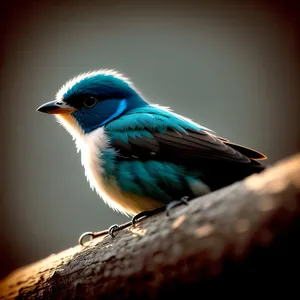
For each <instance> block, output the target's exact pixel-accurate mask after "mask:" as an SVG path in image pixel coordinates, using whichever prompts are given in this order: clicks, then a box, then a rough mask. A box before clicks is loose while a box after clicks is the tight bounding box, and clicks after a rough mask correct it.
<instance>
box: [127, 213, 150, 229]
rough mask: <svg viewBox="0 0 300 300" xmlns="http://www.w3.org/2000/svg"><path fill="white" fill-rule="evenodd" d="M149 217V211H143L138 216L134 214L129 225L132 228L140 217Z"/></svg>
mask: <svg viewBox="0 0 300 300" xmlns="http://www.w3.org/2000/svg"><path fill="white" fill-rule="evenodd" d="M149 216H151V211H149V210H145V211H142V212H140V213H138V214H136V215H135V216H134V217H133V218H132V219H131V223H132V226H134V225H135V224H136V222H137V221H138V220H139V219H141V218H142V217H149Z"/></svg>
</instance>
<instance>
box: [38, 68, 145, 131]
mask: <svg viewBox="0 0 300 300" xmlns="http://www.w3.org/2000/svg"><path fill="white" fill-rule="evenodd" d="M146 105H148V104H147V102H146V101H145V100H143V99H142V97H141V95H140V93H139V92H138V91H137V90H136V89H135V88H134V86H133V84H132V83H131V82H130V80H129V79H128V78H126V77H124V76H123V75H122V74H120V73H117V72H115V71H113V70H105V69H104V70H99V71H94V72H88V73H84V74H81V75H79V76H77V77H75V78H73V79H71V80H69V81H68V82H66V83H65V84H64V85H63V87H62V88H61V89H60V90H59V91H58V93H57V95H56V101H52V102H49V103H47V105H43V107H40V108H39V109H38V110H39V111H42V112H48V113H52V114H56V116H57V119H58V120H59V122H60V123H62V124H63V125H64V126H65V127H66V128H67V129H68V130H69V131H70V132H71V133H72V134H73V135H74V130H75V131H76V132H77V134H78V133H79V131H82V132H83V133H87V132H90V131H92V130H94V129H96V128H98V127H101V126H104V125H106V124H107V123H109V122H110V121H112V120H114V119H115V118H117V117H119V116H121V115H122V114H124V113H126V112H127V111H130V110H132V109H135V108H139V107H143V106H146Z"/></svg>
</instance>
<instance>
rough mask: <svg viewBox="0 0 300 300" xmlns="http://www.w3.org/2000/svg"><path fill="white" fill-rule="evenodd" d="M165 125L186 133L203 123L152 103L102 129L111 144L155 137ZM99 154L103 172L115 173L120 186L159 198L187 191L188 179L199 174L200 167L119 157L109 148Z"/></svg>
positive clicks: (162, 199)
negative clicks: (191, 121) (177, 114)
mask: <svg viewBox="0 0 300 300" xmlns="http://www.w3.org/2000/svg"><path fill="white" fill-rule="evenodd" d="M168 129H171V130H174V131H177V132H179V133H187V131H186V130H187V129H190V130H202V129H203V127H201V126H197V125H195V124H192V123H190V122H188V121H186V120H184V119H180V118H178V117H176V116H175V115H173V114H172V113H170V112H169V111H165V110H163V109H158V108H157V107H152V106H147V107H142V108H137V109H133V110H131V111H130V112H128V113H126V114H124V115H123V116H121V117H120V118H118V119H117V120H114V121H113V122H111V123H109V124H108V125H106V126H105V132H106V134H107V136H108V137H109V140H110V142H111V143H112V144H113V143H114V142H115V141H117V140H121V141H122V142H125V143H128V137H131V138H133V139H140V138H143V137H147V138H154V136H153V134H152V133H155V132H158V133H161V134H163V133H165V132H166V131H167V130H168ZM101 155H102V157H103V161H104V170H105V173H104V176H105V177H110V176H114V177H115V179H116V181H117V183H118V185H119V187H120V188H121V189H122V190H124V191H126V192H129V193H133V194H138V195H141V196H142V195H146V196H148V197H152V198H155V199H160V200H161V201H163V202H165V203H168V202H170V201H172V197H173V195H174V194H176V195H178V196H180V195H184V194H186V193H188V194H189V193H190V192H189V191H188V186H189V183H190V182H191V181H193V180H196V178H197V177H198V178H199V177H200V176H201V172H200V171H199V170H192V169H187V168H184V167H183V166H180V165H176V164H175V163H170V162H159V161H156V160H154V159H152V160H148V161H143V162H142V161H140V160H138V158H137V159H135V160H133V161H131V160H130V161H127V160H124V161H120V159H118V157H117V156H118V154H117V153H116V152H114V151H111V149H103V150H101ZM198 180H199V179H198Z"/></svg>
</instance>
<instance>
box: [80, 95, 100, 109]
mask: <svg viewBox="0 0 300 300" xmlns="http://www.w3.org/2000/svg"><path fill="white" fill-rule="evenodd" d="M97 102H98V99H96V98H94V97H87V98H85V99H84V100H83V105H84V106H85V107H88V108H90V107H93V106H94V105H95V104H96V103H97Z"/></svg>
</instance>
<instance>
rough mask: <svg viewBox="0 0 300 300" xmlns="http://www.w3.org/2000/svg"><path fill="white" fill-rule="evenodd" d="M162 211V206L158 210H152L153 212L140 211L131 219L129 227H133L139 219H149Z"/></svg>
mask: <svg viewBox="0 0 300 300" xmlns="http://www.w3.org/2000/svg"><path fill="white" fill-rule="evenodd" d="M162 211H164V206H161V207H159V208H156V209H153V210H145V211H142V212H140V213H138V214H136V215H135V216H134V217H133V218H132V219H131V225H133V226H134V225H135V224H136V222H138V221H140V219H142V218H148V217H151V216H153V215H155V214H157V213H160V212H162Z"/></svg>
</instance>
